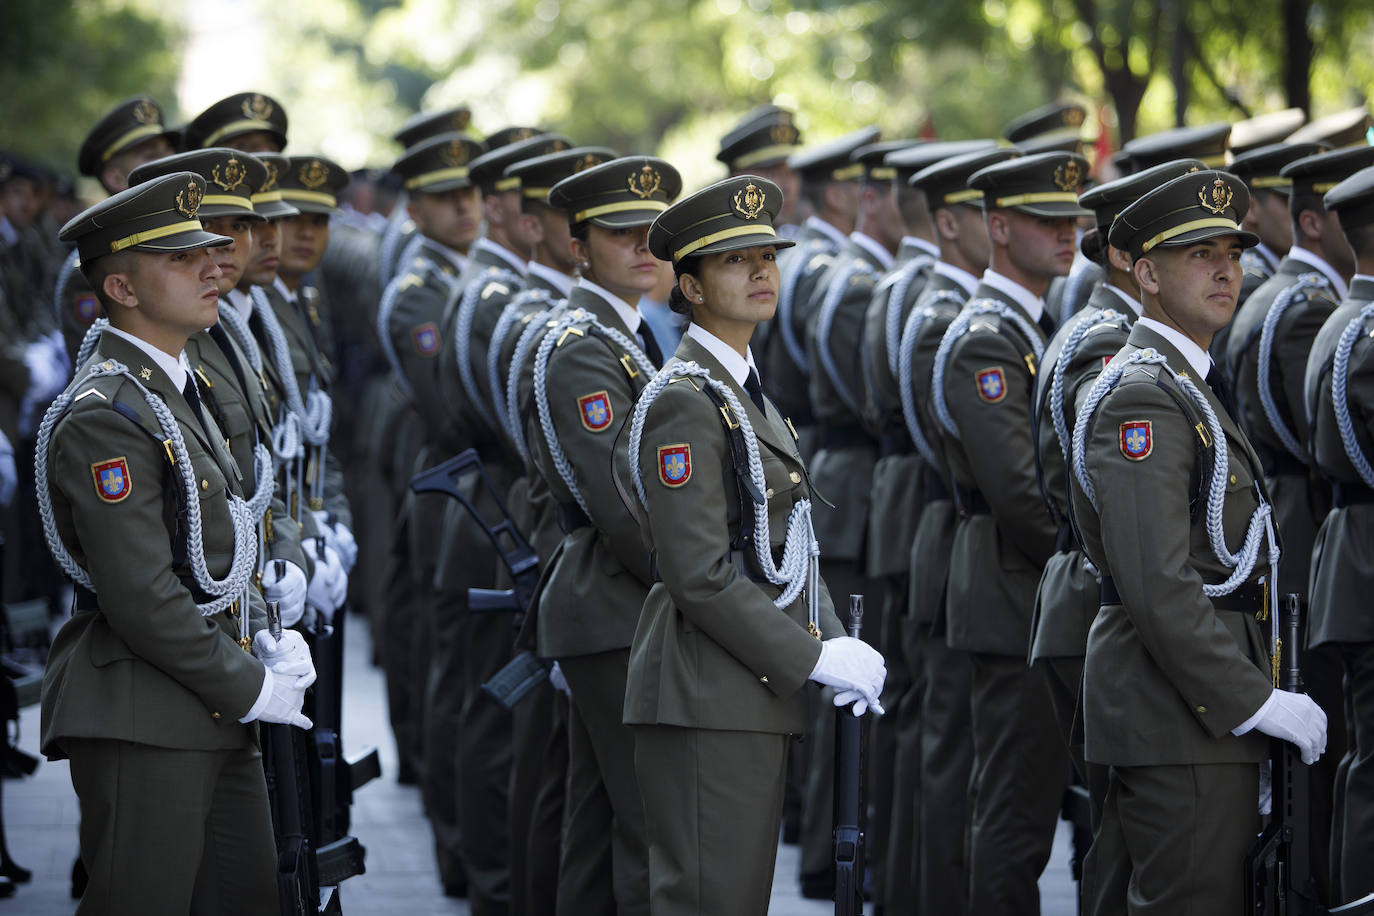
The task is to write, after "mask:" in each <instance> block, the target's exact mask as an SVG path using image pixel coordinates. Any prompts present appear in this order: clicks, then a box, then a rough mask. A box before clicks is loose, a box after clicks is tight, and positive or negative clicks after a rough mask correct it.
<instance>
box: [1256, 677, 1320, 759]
mask: <svg viewBox="0 0 1374 916" xmlns="http://www.w3.org/2000/svg"><path fill="white" fill-rule="evenodd" d="M1255 728H1257V729H1259V730H1260V731H1262V732H1264V733H1265V734H1266V735H1271V736H1273V737H1275V738H1282V739H1283V740H1284V741H1288V742H1290V743H1292V744H1295V745H1297V747H1298V750H1299V751H1301V752H1302V762H1303V763H1306V764H1308V765H1311V764H1313V763H1316V762H1317V758H1319V757H1321V755H1322V754H1323V753H1324V752H1325V751H1326V713H1324V712H1322V708H1321V707H1320V706H1318V705H1317V704H1316V702H1315V701H1314V700H1313V699H1312V698H1311V697H1309V696H1307V695H1306V694H1303V693H1289V692H1288V691H1286V690H1275V691H1274V692H1273V693H1271V694H1270V695H1269V699H1268V700H1265V702H1264V705H1263V706H1261V707H1260V708H1259V721H1258V722H1256V723H1255Z"/></svg>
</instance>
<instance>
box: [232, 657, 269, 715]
mask: <svg viewBox="0 0 1374 916" xmlns="http://www.w3.org/2000/svg"><path fill="white" fill-rule="evenodd" d="M271 699H272V669H271V668H269V667H267V666H266V665H263V666H262V689H261V690H259V691H258V701H257V702H256V703H254V704H253V708H252V709H250V710H248V715H246V716H244V717H243V718H242V719H239V721H240V722H243V723H248V722H256V721H257V719H258V716H261V715H262V711H263V710H264V709H266V708H267V702H268V700H271Z"/></svg>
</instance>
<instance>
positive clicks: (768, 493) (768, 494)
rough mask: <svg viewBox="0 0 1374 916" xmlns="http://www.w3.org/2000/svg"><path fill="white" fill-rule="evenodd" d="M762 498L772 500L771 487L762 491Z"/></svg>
mask: <svg viewBox="0 0 1374 916" xmlns="http://www.w3.org/2000/svg"><path fill="white" fill-rule="evenodd" d="M763 498H764V499H772V498H773V488H772V487H769V488H768V489H766V490H764V491H763Z"/></svg>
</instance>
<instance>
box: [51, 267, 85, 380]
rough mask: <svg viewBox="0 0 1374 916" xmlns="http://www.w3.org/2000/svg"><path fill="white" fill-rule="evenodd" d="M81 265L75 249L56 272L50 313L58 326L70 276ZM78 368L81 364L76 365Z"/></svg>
mask: <svg viewBox="0 0 1374 916" xmlns="http://www.w3.org/2000/svg"><path fill="white" fill-rule="evenodd" d="M80 264H81V254H80V252H78V251H77V250H76V249H75V248H73V249H72V250H71V251H70V252H68V253H67V257H66V260H64V261H63V262H62V267H61V268H60V269H59V270H58V271H57V284H56V285H55V286H54V287H53V294H52V313H53V315H54V316H55V317H56V318H57V323H58V326H59V327H60V326H61V324H62V303H63V300H64V299H66V298H67V286H68V285H69V284H70V283H71V281H72V274H74V273H76V271H77V270H78V267H79V265H80ZM76 365H77V367H78V368H80V366H81V363H77V364H76Z"/></svg>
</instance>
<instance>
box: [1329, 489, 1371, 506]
mask: <svg viewBox="0 0 1374 916" xmlns="http://www.w3.org/2000/svg"><path fill="white" fill-rule="evenodd" d="M1331 503H1332V505H1334V506H1335V507H1336V508H1337V509H1344V508H1345V507H1346V506H1374V490H1371V489H1369V487H1366V486H1363V485H1361V484H1358V483H1338V484H1333V485H1332V487H1331Z"/></svg>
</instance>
